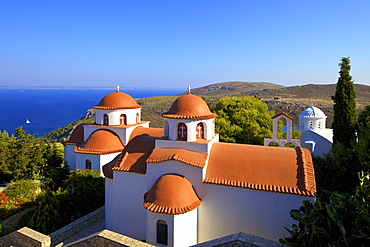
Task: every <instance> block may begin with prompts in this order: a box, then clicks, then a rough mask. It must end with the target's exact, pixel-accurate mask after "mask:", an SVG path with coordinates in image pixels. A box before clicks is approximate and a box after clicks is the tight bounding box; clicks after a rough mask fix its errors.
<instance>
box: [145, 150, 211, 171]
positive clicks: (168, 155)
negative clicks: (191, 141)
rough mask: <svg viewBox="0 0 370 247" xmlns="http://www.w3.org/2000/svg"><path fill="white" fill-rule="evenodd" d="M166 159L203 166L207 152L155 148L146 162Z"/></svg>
mask: <svg viewBox="0 0 370 247" xmlns="http://www.w3.org/2000/svg"><path fill="white" fill-rule="evenodd" d="M168 160H177V161H181V162H183V163H186V164H189V165H192V166H197V167H200V168H203V167H204V165H205V164H206V161H207V154H204V153H198V152H194V151H190V150H187V149H181V148H155V149H154V150H153V152H152V154H151V155H150V156H149V158H148V159H147V160H146V162H151V163H158V162H163V161H168Z"/></svg>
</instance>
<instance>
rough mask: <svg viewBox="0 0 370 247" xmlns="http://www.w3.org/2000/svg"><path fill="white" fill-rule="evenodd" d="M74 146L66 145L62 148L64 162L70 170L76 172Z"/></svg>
mask: <svg viewBox="0 0 370 247" xmlns="http://www.w3.org/2000/svg"><path fill="white" fill-rule="evenodd" d="M74 149H75V145H70V144H66V145H65V147H64V161H65V162H66V163H67V165H69V169H70V170H76V155H75V152H74Z"/></svg>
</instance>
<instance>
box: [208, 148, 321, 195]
mask: <svg viewBox="0 0 370 247" xmlns="http://www.w3.org/2000/svg"><path fill="white" fill-rule="evenodd" d="M203 182H204V183H212V184H220V185H227V186H235V187H243V188H249V189H255V190H266V191H272V192H281V193H290V194H297V195H305V196H315V193H316V183H315V177H314V172H313V165H312V158H311V154H310V153H309V151H308V150H307V151H306V149H303V148H300V147H298V148H297V149H292V148H279V147H266V146H256V145H246V144H231V143H215V144H214V145H213V147H212V150H211V154H210V156H209V161H208V168H207V172H206V177H205V179H204V181H203Z"/></svg>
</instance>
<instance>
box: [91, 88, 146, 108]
mask: <svg viewBox="0 0 370 247" xmlns="http://www.w3.org/2000/svg"><path fill="white" fill-rule="evenodd" d="M94 108H96V109H106V110H116V109H136V108H141V106H140V105H138V104H137V103H136V101H135V99H134V98H132V97H131V96H130V95H128V94H126V93H122V92H119V91H117V92H114V93H110V94H108V95H106V96H104V97H103V98H102V99H101V100H100V102H99V104H98V105H97V106H94Z"/></svg>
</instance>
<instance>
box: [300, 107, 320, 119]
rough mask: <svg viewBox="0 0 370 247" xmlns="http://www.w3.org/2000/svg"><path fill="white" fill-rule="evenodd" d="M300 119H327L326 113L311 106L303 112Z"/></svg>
mask: <svg viewBox="0 0 370 247" xmlns="http://www.w3.org/2000/svg"><path fill="white" fill-rule="evenodd" d="M298 117H306V118H326V115H325V113H324V112H323V111H322V110H320V109H319V108H317V107H314V106H311V107H308V108H307V109H305V110H304V111H302V113H301V114H300V115H299V116H298Z"/></svg>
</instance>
